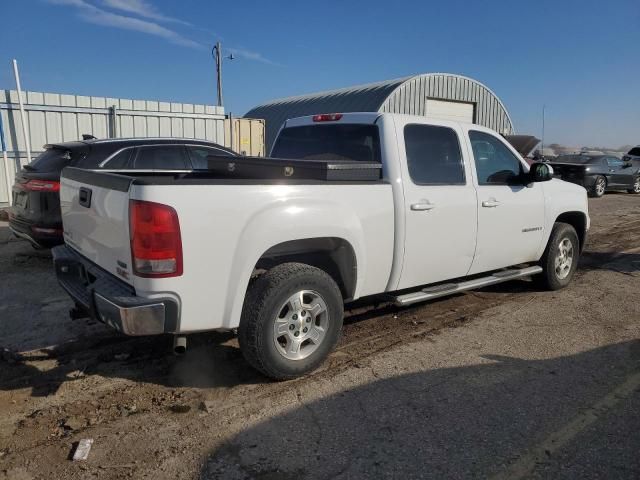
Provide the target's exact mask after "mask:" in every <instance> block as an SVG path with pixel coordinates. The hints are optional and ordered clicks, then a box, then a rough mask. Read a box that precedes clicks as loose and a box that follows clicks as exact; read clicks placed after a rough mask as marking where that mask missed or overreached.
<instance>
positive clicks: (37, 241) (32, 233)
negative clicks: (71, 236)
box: [9, 214, 63, 247]
mask: <svg viewBox="0 0 640 480" xmlns="http://www.w3.org/2000/svg"><path fill="white" fill-rule="evenodd" d="M9 228H10V229H11V231H12V232H13V233H14V235H15V236H17V237H20V238H24V239H25V240H28V241H30V242H31V243H33V244H34V245H37V246H40V247H52V246H54V245H60V244H61V243H63V239H62V224H61V223H54V224H38V223H34V222H29V221H27V220H24V219H22V218H20V217H16V216H14V215H13V214H11V215H10V216H9Z"/></svg>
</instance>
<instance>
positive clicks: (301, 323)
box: [273, 290, 329, 360]
mask: <svg viewBox="0 0 640 480" xmlns="http://www.w3.org/2000/svg"><path fill="white" fill-rule="evenodd" d="M328 325H329V312H328V309H327V304H326V303H325V301H324V299H323V298H322V297H321V296H320V294H319V293H318V292H315V291H313V290H301V291H299V292H296V293H294V294H293V295H291V296H290V297H289V298H288V299H287V301H286V302H284V304H283V305H282V307H280V309H279V310H278V316H277V318H276V321H275V323H274V324H273V341H274V342H275V346H276V349H277V350H278V352H279V353H280V355H282V356H283V357H285V358H287V359H289V360H302V359H304V358H307V357H308V356H309V355H311V354H312V353H313V352H315V351H316V350H317V348H318V347H319V346H320V344H321V343H322V341H323V340H324V338H325V334H326V332H327V328H328Z"/></svg>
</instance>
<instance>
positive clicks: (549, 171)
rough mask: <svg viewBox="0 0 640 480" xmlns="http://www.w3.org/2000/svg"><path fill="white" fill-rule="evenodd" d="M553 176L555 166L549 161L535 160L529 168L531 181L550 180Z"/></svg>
mask: <svg viewBox="0 0 640 480" xmlns="http://www.w3.org/2000/svg"><path fill="white" fill-rule="evenodd" d="M552 178H553V167H552V166H551V165H549V164H547V163H542V162H533V163H532V164H531V168H530V169H529V181H531V182H548V181H549V180H551V179H552Z"/></svg>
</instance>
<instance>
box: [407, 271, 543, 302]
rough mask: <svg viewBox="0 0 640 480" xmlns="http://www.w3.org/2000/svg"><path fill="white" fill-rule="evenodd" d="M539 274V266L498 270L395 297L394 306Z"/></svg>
mask: <svg viewBox="0 0 640 480" xmlns="http://www.w3.org/2000/svg"><path fill="white" fill-rule="evenodd" d="M540 272H542V267H539V266H535V267H525V268H519V269H516V268H510V269H507V270H500V271H498V272H494V273H493V274H491V275H489V276H488V277H482V278H475V279H473V280H468V281H466V282H460V283H445V284H443V285H436V286H434V287H427V288H425V289H423V290H420V291H418V292H411V293H405V294H404V295H398V296H397V297H395V304H396V305H397V306H399V307H403V306H405V305H411V304H412V303H418V302H424V301H427V300H432V299H434V298H439V297H444V296H446V295H451V294H454V293H458V292H464V291H466V290H473V289H475V288H482V287H488V286H489V285H495V284H496V283H502V282H507V281H509V280H515V279H516V278H523V277H529V276H531V275H535V274H536V273H540Z"/></svg>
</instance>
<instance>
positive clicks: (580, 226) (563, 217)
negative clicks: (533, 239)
mask: <svg viewBox="0 0 640 480" xmlns="http://www.w3.org/2000/svg"><path fill="white" fill-rule="evenodd" d="M558 222H561V223H568V224H569V225H571V226H572V227H573V228H574V229H575V231H576V233H577V234H578V241H579V242H580V252H582V251H583V250H584V246H585V243H586V241H587V216H586V214H585V213H584V212H580V211H571V212H563V213H561V214H560V215H558V216H557V217H556V219H555V221H554V224H556V223H558Z"/></svg>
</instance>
